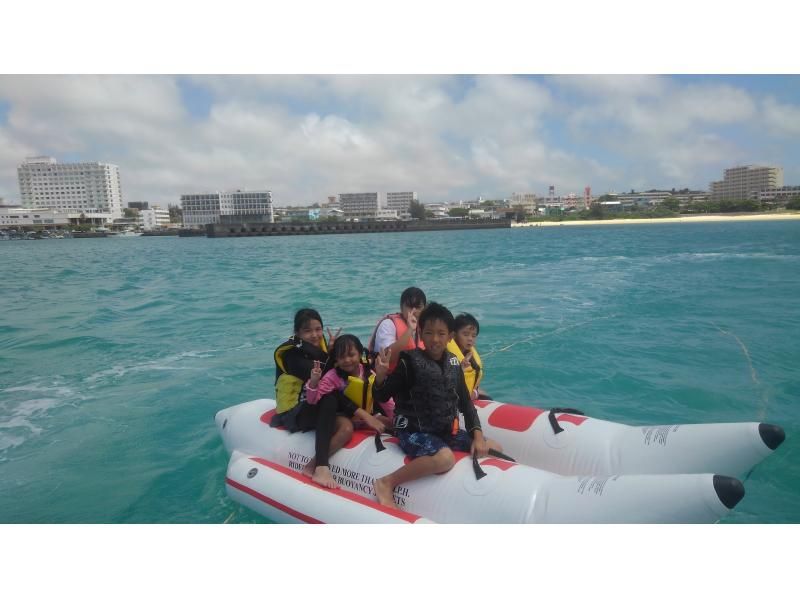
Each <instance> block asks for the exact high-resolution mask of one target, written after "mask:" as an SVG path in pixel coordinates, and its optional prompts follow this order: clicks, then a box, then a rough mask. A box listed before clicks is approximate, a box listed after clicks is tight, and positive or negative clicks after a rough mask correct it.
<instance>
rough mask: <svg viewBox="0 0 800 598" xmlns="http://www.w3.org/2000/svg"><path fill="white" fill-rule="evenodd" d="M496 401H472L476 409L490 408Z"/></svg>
mask: <svg viewBox="0 0 800 598" xmlns="http://www.w3.org/2000/svg"><path fill="white" fill-rule="evenodd" d="M493 403H494V401H485V400H484V399H475V400H474V401H472V404H473V405H475V406H476V407H488V406H489V405H491V404H493Z"/></svg>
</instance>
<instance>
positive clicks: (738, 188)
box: [710, 166, 783, 200]
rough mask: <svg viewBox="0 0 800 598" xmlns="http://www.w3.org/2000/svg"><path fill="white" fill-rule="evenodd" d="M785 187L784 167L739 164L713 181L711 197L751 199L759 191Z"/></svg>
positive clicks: (717, 198)
mask: <svg viewBox="0 0 800 598" xmlns="http://www.w3.org/2000/svg"><path fill="white" fill-rule="evenodd" d="M777 187H783V168H780V167H776V166H737V167H736V168H726V169H725V177H724V178H723V180H721V181H714V182H713V183H711V189H710V191H711V199H712V200H719V199H750V198H753V197H758V192H759V191H764V190H766V189H775V188H777Z"/></svg>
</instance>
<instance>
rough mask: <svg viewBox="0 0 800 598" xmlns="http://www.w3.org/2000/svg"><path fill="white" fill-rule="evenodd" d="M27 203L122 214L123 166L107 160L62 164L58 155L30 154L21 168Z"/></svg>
mask: <svg viewBox="0 0 800 598" xmlns="http://www.w3.org/2000/svg"><path fill="white" fill-rule="evenodd" d="M17 176H18V178H19V193H20V199H21V200H22V205H23V207H26V208H31V209H34V208H35V209H54V210H63V211H71V212H72V211H80V212H93V213H103V214H107V216H105V218H106V220H109V221H111V220H114V219H115V218H122V188H121V186H120V179H119V167H117V166H116V165H115V164H105V163H103V162H78V163H63V164H59V163H58V161H57V160H56V159H55V158H51V157H49V156H36V157H33V158H26V159H25V162H24V163H23V164H20V166H19V167H18V168H17Z"/></svg>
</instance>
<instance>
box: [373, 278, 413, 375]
mask: <svg viewBox="0 0 800 598" xmlns="http://www.w3.org/2000/svg"><path fill="white" fill-rule="evenodd" d="M426 303H427V298H426V297H425V293H423V292H422V289H418V288H417V287H408V288H407V289H406V290H405V291H403V293H402V294H401V295H400V311H399V312H398V313H394V314H387V315H385V316H383V317H382V318H381V319H380V320H379V321H378V324H377V325H376V326H375V330H374V331H373V332H372V336H371V337H370V339H369V343H368V347H369V353H370V355H376V354H377V353H380V352H381V351H383V350H384V349H386V348H387V347H388V348H390V349H391V355H392V361H391V363H390V364H389V373H391V372H393V371H394V368H395V367H397V359H398V358H399V356H400V351H405V350H410V349H417V348H420V349H421V348H424V347H423V344H422V341H420V339H419V338H418V337H417V318H419V314H420V312H421V311H422V310H423V309H424V307H425V304H426Z"/></svg>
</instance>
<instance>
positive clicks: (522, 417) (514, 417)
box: [487, 405, 544, 432]
mask: <svg viewBox="0 0 800 598" xmlns="http://www.w3.org/2000/svg"><path fill="white" fill-rule="evenodd" d="M542 413H544V410H543V409H537V408H536V407H526V406H524V405H500V406H499V407H498V408H497V409H495V410H494V411H492V413H491V415H489V419H488V420H487V422H488V423H489V425H491V426H494V427H495V428H503V429H505V430H511V431H512V432H524V431H525V430H527V429H528V428H530V427H531V426H532V425H533V422H534V421H536V418H537V417H539V416H540V415H541V414H542Z"/></svg>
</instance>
